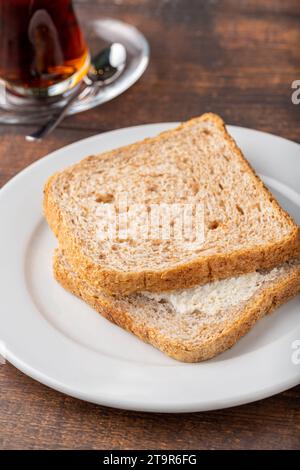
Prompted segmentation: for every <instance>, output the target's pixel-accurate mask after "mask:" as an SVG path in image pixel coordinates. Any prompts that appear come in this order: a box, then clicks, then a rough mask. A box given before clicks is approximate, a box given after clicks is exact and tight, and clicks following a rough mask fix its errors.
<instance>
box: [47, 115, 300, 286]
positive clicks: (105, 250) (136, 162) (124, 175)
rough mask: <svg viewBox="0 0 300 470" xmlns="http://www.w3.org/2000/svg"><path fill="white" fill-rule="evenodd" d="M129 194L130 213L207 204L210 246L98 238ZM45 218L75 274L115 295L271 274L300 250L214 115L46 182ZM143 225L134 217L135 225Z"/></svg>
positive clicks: (288, 223) (291, 227) (294, 232)
mask: <svg viewBox="0 0 300 470" xmlns="http://www.w3.org/2000/svg"><path fill="white" fill-rule="evenodd" d="M122 197H126V201H127V202H126V208H125V209H122V210H124V211H125V213H127V214H128V213H129V212H128V206H132V205H134V204H136V203H140V204H142V205H143V207H147V208H149V207H152V205H155V204H158V205H159V204H167V205H173V204H182V205H186V204H192V205H196V204H198V205H200V204H202V206H203V210H204V224H205V226H204V242H200V243H199V244H197V243H190V240H186V239H185V238H183V239H178V238H176V237H170V238H168V239H164V238H163V237H162V236H161V233H157V234H156V235H155V237H154V238H153V237H152V238H150V237H148V238H147V237H146V238H142V237H140V238H134V237H129V238H127V239H126V238H124V237H123V238H122V237H118V236H117V237H115V238H110V237H107V238H106V239H104V240H103V239H99V237H98V227H99V223H101V221H103V220H106V218H107V215H105V214H106V212H105V210H106V209H107V205H109V207H110V205H111V206H114V204H116V203H117V201H119V200H120V199H121V198H122ZM44 212H45V216H46V218H47V220H48V223H49V225H50V227H51V228H52V230H53V232H54V233H55V235H56V236H57V238H58V240H59V243H60V246H61V247H62V248H63V249H64V250H65V252H66V254H67V257H68V258H69V259H70V260H72V264H73V265H74V267H75V272H77V273H78V274H79V275H80V277H81V278H82V279H84V280H86V281H87V282H88V283H89V284H90V285H92V286H94V287H95V288H96V289H99V288H100V289H101V290H105V291H106V292H108V293H123V294H130V293H133V292H138V291H144V290H147V291H152V292H155V291H165V290H174V289H181V288H188V287H191V286H193V285H198V284H205V283H207V282H210V281H213V280H216V279H222V278H226V277H230V276H233V275H237V274H242V273H247V272H251V271H255V270H256V269H265V268H271V267H274V266H276V265H278V264H280V263H282V262H284V261H287V260H288V259H290V258H293V257H296V256H297V255H298V254H299V252H300V236H299V228H298V227H297V226H296V224H295V223H294V222H293V220H292V219H291V218H290V217H289V216H288V214H286V213H285V212H284V211H283V209H281V207H280V206H279V204H278V203H277V202H276V200H275V199H274V197H273V196H272V195H271V193H270V192H269V191H268V190H267V189H266V188H265V187H264V185H263V183H262V182H261V180H260V179H259V178H258V177H257V176H256V175H255V173H254V171H253V170H252V169H251V167H250V166H249V164H248V163H247V161H246V160H245V159H244V157H243V155H242V154H241V152H240V150H239V149H238V147H237V146H236V144H235V142H234V140H233V139H232V138H231V137H230V136H229V134H228V133H227V132H226V129H225V125H224V123H223V121H222V119H221V118H220V117H218V116H216V115H214V114H204V115H203V116H201V117H199V118H195V119H192V120H190V121H188V122H186V123H184V124H182V125H181V126H179V127H178V128H177V129H175V130H171V131H168V132H164V133H162V134H160V135H159V136H158V137H155V138H151V139H146V140H144V141H142V142H138V143H136V144H133V145H129V146H127V147H123V148H119V149H116V150H113V151H110V152H106V153H103V154H101V155H97V156H90V157H88V158H86V159H84V160H82V161H81V162H80V163H78V164H76V165H73V166H71V167H69V168H67V169H66V170H64V171H62V172H60V173H56V174H55V175H53V176H52V177H51V178H50V179H49V180H48V182H47V184H46V186H45V197H44ZM138 219H139V217H138V216H137V214H136V213H135V214H134V213H133V215H132V216H131V219H130V217H129V225H130V224H132V223H134V221H136V220H138ZM175 219H176V216H175ZM139 220H142V219H139ZM175 222H176V220H175ZM141 223H142V222H141ZM173 224H174V220H173ZM193 229H194V232H195V231H196V230H198V229H196V228H195V223H194V225H193Z"/></svg>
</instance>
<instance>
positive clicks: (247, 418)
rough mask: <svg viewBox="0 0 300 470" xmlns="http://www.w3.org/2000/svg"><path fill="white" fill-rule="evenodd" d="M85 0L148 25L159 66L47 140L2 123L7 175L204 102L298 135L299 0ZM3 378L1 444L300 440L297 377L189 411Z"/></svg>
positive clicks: (232, 116) (296, 443)
mask: <svg viewBox="0 0 300 470" xmlns="http://www.w3.org/2000/svg"><path fill="white" fill-rule="evenodd" d="M76 3H77V6H78V11H79V14H80V15H81V18H82V19H83V20H85V19H88V18H91V17H95V15H101V14H103V15H105V16H111V17H115V18H120V19H123V20H125V21H128V22H130V23H132V24H134V25H136V26H137V27H138V28H140V29H141V30H142V31H143V32H144V33H145V34H146V36H147V37H148V39H149V41H150V44H151V54H152V55H151V63H150V66H149V68H148V70H147V72H146V73H145V75H144V76H143V77H142V79H141V80H140V81H139V82H138V83H137V84H136V85H135V86H134V87H133V88H132V89H130V90H128V91H127V92H126V93H124V95H122V96H121V97H119V98H117V99H115V100H114V101H112V102H110V103H107V104H105V105H104V106H102V107H99V108H96V109H94V110H92V111H89V112H86V113H83V114H79V115H77V116H74V117H70V118H68V119H66V120H65V121H64V122H63V124H62V125H61V127H60V128H59V129H57V131H56V132H55V133H54V134H53V135H52V136H51V137H49V138H48V139H46V140H45V141H44V142H43V143H40V144H31V143H27V142H25V140H24V134H25V133H26V132H27V131H28V130H30V129H31V128H29V126H28V127H26V126H3V125H2V126H0V133H1V146H0V184H1V185H3V184H4V183H5V182H6V181H8V180H9V179H10V178H11V177H12V176H13V175H14V174H16V173H17V172H18V171H20V170H22V169H23V168H25V167H26V166H27V165H28V164H29V163H31V162H33V161H35V160H38V159H39V158H41V157H42V156H44V155H46V154H47V153H48V152H50V151H52V150H54V149H57V148H60V147H62V146H63V145H65V144H68V143H70V142H74V141H76V140H78V139H81V138H83V137H87V136H90V135H93V134H96V133H98V132H102V131H107V130H110V129H117V128H120V127H124V126H132V125H136V124H143V123H149V122H160V121H181V120H184V119H187V118H189V117H191V116H195V115H198V114H201V113H203V112H204V111H214V112H217V113H220V114H221V115H222V116H223V117H224V119H225V120H226V122H228V123H231V124H237V125H240V126H246V127H253V128H256V129H261V130H264V131H268V132H272V133H275V134H278V135H281V136H284V137H287V138H290V139H293V140H295V141H298V142H300V130H299V117H300V115H299V113H300V105H299V106H296V105H293V104H292V102H291V83H292V81H293V80H295V79H300V47H299V44H300V27H299V0H285V1H284V2H283V1H282V0H264V1H261V0H239V1H238V0H222V1H221V0H206V1H205V0H198V1H197V0H188V1H186V0H123V1H122V0H98V1H97V0H90V1H84V0H80V1H79V0H78V1H77V2H76ZM282 158H284V155H283V156H282ZM28 190H30V188H29V189H28ZM1 223H2V224H3V223H5V221H1ZM7 314H9V312H7ZM0 388H1V395H0V400H1V408H0V415H1V417H0V436H1V437H0V446H1V448H7V449H16V448H26V449H37V448H49V449H55V448H56V449H65V448H73V449H74V448H76V449H85V448H94V449H110V448H115V449H134V448H139V449H147V448H148V449H155V448H157V449H172V448H173V449H226V448H232V449H245V448H249V449H255V448H273V449H279V448H284V449H291V448H298V449H299V448H300V406H299V405H300V386H298V387H296V388H294V389H292V390H289V391H287V392H285V393H282V394H280V395H277V396H275V397H273V398H269V399H267V400H263V401H260V402H257V403H253V404H250V405H244V406H240V407H236V408H233V409H228V410H223V411H214V412H207V413H194V414H188V415H163V414H146V413H136V412H127V411H119V410H113V409H109V408H104V407H101V406H94V405H91V404H89V403H84V402H81V401H79V400H75V399H72V398H69V397H67V396H64V395H62V394H60V393H58V392H55V391H53V390H50V389H49V388H46V387H45V386H43V385H40V384H39V383H37V382H35V381H33V380H31V379H30V378H28V377H26V376H25V375H23V374H22V373H21V372H19V371H17V370H16V369H15V368H14V367H12V366H11V365H9V364H6V365H3V366H1V367H0Z"/></svg>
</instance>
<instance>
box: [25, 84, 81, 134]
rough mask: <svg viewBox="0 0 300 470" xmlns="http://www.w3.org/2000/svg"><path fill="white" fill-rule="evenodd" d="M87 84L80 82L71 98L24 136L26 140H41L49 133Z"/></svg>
mask: <svg viewBox="0 0 300 470" xmlns="http://www.w3.org/2000/svg"><path fill="white" fill-rule="evenodd" d="M87 86H88V85H87V84H85V83H84V84H81V85H80V86H79V87H78V89H77V90H76V91H75V92H74V93H73V94H72V96H71V98H70V99H69V100H68V101H67V103H66V104H65V105H64V106H63V107H62V108H60V109H59V111H58V112H57V113H56V114H54V115H53V116H51V117H50V119H49V120H48V121H47V122H46V123H45V124H43V125H42V126H41V127H40V128H39V129H38V130H37V131H35V132H33V133H32V134H30V135H27V136H26V140H27V141H29V142H38V141H40V140H42V139H43V138H44V137H46V136H47V135H49V134H50V133H51V132H52V131H53V130H54V129H55V128H56V127H57V126H58V125H59V124H60V123H61V121H62V120H63V118H64V117H65V115H66V114H67V111H68V109H69V108H70V106H71V104H72V103H74V101H75V100H76V99H77V98H78V96H79V95H80V94H81V93H82V92H83V90H85V89H86V88H87Z"/></svg>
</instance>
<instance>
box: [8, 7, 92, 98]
mask: <svg viewBox="0 0 300 470" xmlns="http://www.w3.org/2000/svg"><path fill="white" fill-rule="evenodd" d="M88 66H89V54H88V49H87V46H86V43H85V41H84V38H83V35H82V32H81V29H80V27H79V24H78V21H77V18H76V15H75V12H74V9H73V5H72V0H0V78H1V79H2V80H4V81H5V82H6V83H7V84H8V86H9V87H11V88H13V89H15V90H16V91H18V92H21V93H25V94H42V95H43V94H46V95H55V94H59V93H62V92H63V91H66V89H68V88H70V87H71V86H73V85H74V84H75V83H77V82H78V81H79V80H80V79H81V78H82V77H83V75H84V74H85V73H86V71H87V68H88Z"/></svg>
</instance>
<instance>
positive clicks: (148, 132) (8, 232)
mask: <svg viewBox="0 0 300 470" xmlns="http://www.w3.org/2000/svg"><path fill="white" fill-rule="evenodd" d="M174 125H175V123H164V124H151V125H145V126H138V127H131V128H128V129H121V130H117V131H113V132H108V133H105V134H102V135H98V136H95V137H91V138H88V139H85V140H82V141H80V142H77V143H75V144H72V145H69V146H68V147H65V148H62V149H61V150H58V151H56V152H54V153H52V154H51V155H49V156H48V157H46V158H43V159H41V160H40V161H38V162H37V163H34V164H33V165H31V166H30V167H28V168H27V169H26V170H25V171H23V172H21V173H20V174H18V175H17V176H16V177H15V178H13V179H12V180H11V181H10V182H9V183H8V184H7V185H6V186H5V187H3V188H2V190H1V191H0V221H1V230H0V260H1V262H0V299H1V301H0V302H1V303H0V340H1V341H2V345H3V348H4V350H5V354H6V357H7V360H8V361H10V362H11V363H12V364H14V365H15V366H16V367H17V368H18V369H20V370H22V371H23V372H24V373H25V374H28V375H29V376H31V377H33V378H34V379H36V380H38V381H40V382H42V383H44V384H46V385H48V386H50V387H52V388H54V389H56V390H59V391H61V392H64V393H66V394H69V395H71V396H74V397H78V398H81V399H83V400H87V401H90V402H94V403H99V404H102V405H108V406H113V407H118V408H126V409H133V410H145V411H161V412H183V411H201V410H209V409H217V408H224V407H228V406H234V405H239V404H242V403H246V402H250V401H254V400H258V399H260V398H264V397H268V396H270V395H272V394H275V393H278V392H280V391H282V390H285V389H287V388H289V387H292V386H294V385H296V384H298V383H300V364H299V363H298V362H300V361H299V359H300V353H298V350H297V348H298V349H300V297H299V296H298V297H297V298H295V299H293V300H292V301H290V302H289V303H288V304H286V305H285V306H283V307H281V308H280V309H278V310H277V311H276V312H274V313H273V314H272V315H269V316H268V317H267V318H264V319H263V320H261V321H260V322H259V323H258V324H257V325H256V326H255V328H254V329H253V330H252V331H251V332H250V333H249V334H248V335H247V336H246V337H244V338H243V339H242V340H241V341H239V342H238V344H237V345H236V346H234V347H233V348H232V349H231V350H229V351H227V352H225V353H224V354H222V355H220V356H218V357H216V358H215V359H213V360H210V361H207V362H204V363H200V364H183V363H179V362H176V361H175V360H172V359H170V358H168V357H167V356H165V355H164V354H163V353H161V352H159V351H157V350H156V349H154V348H152V347H151V346H149V345H147V344H144V343H143V342H141V341H140V340H138V339H137V338H135V337H134V336H133V335H131V334H129V333H127V332H125V331H123V330H122V329H120V328H119V327H117V326H115V325H113V324H111V323H109V322H108V321H107V320H105V319H103V318H102V317H101V316H100V315H99V314H97V313H96V312H95V311H93V310H92V309H91V308H89V307H88V306H87V305H85V304H84V303H83V302H82V301H80V300H79V299H77V298H75V297H73V296H72V295H71V294H69V293H67V292H65V291H64V290H63V289H62V288H61V287H60V286H59V285H58V284H57V283H56V282H55V280H54V279H53V276H52V272H51V258H52V253H53V249H54V247H55V246H56V240H55V239H54V236H53V235H52V233H51V232H50V230H49V228H48V226H47V224H46V222H45V220H44V219H43V215H42V191H43V185H44V182H45V181H46V179H47V178H48V176H50V175H51V174H52V173H53V172H55V171H57V170H59V169H62V168H64V167H66V166H68V165H70V164H72V163H74V162H76V161H78V160H80V159H81V158H83V157H84V156H86V155H89V154H93V153H96V152H101V151H104V150H109V149H112V148H114V147H118V146H121V145H125V144H129V143H131V142H134V141H136V140H140V139H143V138H145V137H149V136H153V135H155V134H157V133H159V132H161V131H164V130H166V129H169V128H171V127H173V126H174ZM229 131H230V132H231V133H232V134H233V136H234V137H235V138H236V140H237V142H238V144H239V145H240V147H241V148H242V150H243V151H244V153H245V155H246V157H247V158H248V159H249V160H250V162H251V164H252V165H253V166H254V168H255V169H256V170H257V171H258V173H259V174H261V175H262V178H263V179H264V181H265V182H266V183H267V185H268V186H269V187H270V189H271V191H272V192H274V194H275V195H276V197H278V199H279V200H280V202H281V204H282V205H283V206H284V208H286V209H287V210H288V211H289V212H290V213H291V214H292V215H293V216H294V217H295V219H296V220H297V222H298V223H300V195H299V193H297V189H298V190H299V187H300V184H299V183H300V181H299V180H300V145H298V144H296V143H293V142H290V141H287V140H284V139H282V138H279V137H276V136H273V135H269V134H265V133H262V132H258V131H255V130H250V129H244V128H239V127H231V126H230V127H229Z"/></svg>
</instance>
